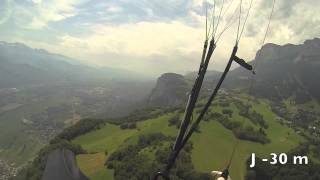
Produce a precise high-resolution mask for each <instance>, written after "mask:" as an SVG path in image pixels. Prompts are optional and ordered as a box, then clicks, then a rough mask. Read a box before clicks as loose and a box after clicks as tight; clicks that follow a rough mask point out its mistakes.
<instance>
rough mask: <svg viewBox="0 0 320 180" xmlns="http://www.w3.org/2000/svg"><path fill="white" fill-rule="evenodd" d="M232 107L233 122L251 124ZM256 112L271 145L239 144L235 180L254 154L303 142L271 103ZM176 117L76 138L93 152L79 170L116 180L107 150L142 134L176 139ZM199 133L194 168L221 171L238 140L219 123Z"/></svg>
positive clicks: (207, 125)
mask: <svg viewBox="0 0 320 180" xmlns="http://www.w3.org/2000/svg"><path fill="white" fill-rule="evenodd" d="M230 108H232V109H233V111H234V115H233V119H234V120H239V121H242V122H244V123H245V124H250V123H251V122H249V121H248V120H245V119H241V118H242V117H240V116H239V115H238V110H237V109H236V107H235V106H234V105H230ZM214 109H215V111H217V110H218V111H219V110H221V108H220V109H219V107H218V108H214ZM253 109H254V110H256V111H258V112H259V113H260V114H262V115H263V116H264V118H265V119H266V120H267V122H268V125H269V128H268V129H267V130H266V133H267V136H268V138H269V139H270V140H271V143H269V144H266V145H262V144H259V143H253V142H250V141H242V140H241V141H239V144H238V146H237V148H236V153H235V157H234V159H233V161H232V164H231V169H230V170H231V175H232V177H233V179H239V180H242V179H243V177H244V175H245V170H246V164H245V161H246V159H247V158H248V157H249V156H250V155H251V153H256V154H257V155H258V156H260V157H268V155H269V154H270V153H272V152H275V153H277V152H287V151H289V150H290V149H292V148H294V147H296V146H298V145H299V143H300V142H302V141H304V140H303V138H302V137H301V136H299V135H298V134H296V133H295V132H294V131H293V130H291V129H290V128H288V127H286V126H283V125H281V124H280V123H278V122H277V121H276V120H275V118H274V117H275V115H274V114H273V113H272V111H271V109H270V107H269V104H268V101H261V103H259V104H255V105H254V106H253ZM173 115H174V114H173V113H172V114H166V115H164V116H161V117H158V118H155V119H149V120H147V121H143V122H139V123H138V124H137V129H136V130H121V129H120V128H119V127H118V126H115V125H111V124H106V125H105V126H104V127H103V128H101V129H100V130H97V131H93V132H90V133H87V134H85V135H83V136H80V137H78V138H76V139H75V140H74V141H73V142H74V143H76V144H80V145H82V147H83V148H84V149H86V150H88V151H89V152H91V153H94V154H88V155H80V156H78V158H77V159H78V164H79V166H80V168H81V169H82V170H83V171H84V173H85V174H86V175H88V176H89V177H90V178H92V180H103V179H113V178H112V171H110V170H106V168H105V167H104V162H105V161H106V159H107V158H108V156H105V155H104V152H105V151H107V152H108V154H111V153H112V152H114V151H115V150H116V149H117V148H119V147H120V146H126V145H128V144H131V143H135V142H136V140H137V137H138V136H139V135H142V134H148V133H154V132H162V133H163V134H165V135H169V136H176V133H177V129H176V127H174V126H172V127H169V126H168V120H169V119H170V118H171V117H172V116H173ZM238 118H239V119H238ZM200 131H201V132H200V133H195V134H194V136H193V137H192V142H193V144H194V149H193V151H192V161H193V163H194V165H195V168H196V169H197V170H198V171H201V172H210V171H212V170H222V169H223V168H224V167H225V166H226V164H227V162H228V161H229V159H230V155H231V153H232V149H233V147H234V145H235V142H236V141H237V138H236V137H235V136H234V135H233V133H232V132H231V131H230V130H228V129H225V128H224V127H223V126H222V125H221V124H220V123H218V122H217V121H208V122H203V123H202V124H201V126H200ZM95 159H100V160H95ZM101 159H103V160H101Z"/></svg>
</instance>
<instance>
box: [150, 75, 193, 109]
mask: <svg viewBox="0 0 320 180" xmlns="http://www.w3.org/2000/svg"><path fill="white" fill-rule="evenodd" d="M188 91H189V89H188V84H187V82H186V80H185V78H184V77H183V76H182V75H179V74H175V73H166V74H163V75H162V76H161V77H160V78H158V80H157V84H156V86H155V88H154V89H153V90H152V92H151V94H150V96H149V99H148V105H149V106H152V107H165V106H179V105H181V104H182V103H183V102H185V100H186V99H187V93H188Z"/></svg>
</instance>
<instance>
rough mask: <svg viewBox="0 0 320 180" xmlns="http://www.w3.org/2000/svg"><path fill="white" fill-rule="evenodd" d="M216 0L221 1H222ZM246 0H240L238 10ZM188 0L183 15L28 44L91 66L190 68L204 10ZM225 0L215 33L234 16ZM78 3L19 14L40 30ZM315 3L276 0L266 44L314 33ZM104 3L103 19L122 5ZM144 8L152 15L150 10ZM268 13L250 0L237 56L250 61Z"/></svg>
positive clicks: (198, 0) (266, 6) (222, 58)
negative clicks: (49, 42)
mask: <svg viewBox="0 0 320 180" xmlns="http://www.w3.org/2000/svg"><path fill="white" fill-rule="evenodd" d="M217 1H218V2H219V3H220V5H221V2H222V0H221V1H219V0H217ZM249 1H250V0H245V1H244V2H245V3H244V6H243V10H244V12H245V11H246V9H247V7H248V2H249ZM190 2H191V5H190V6H191V7H190V6H189V7H188V8H187V10H186V11H187V13H185V14H187V16H183V17H177V18H175V19H171V20H168V19H166V20H165V21H159V20H157V21H154V22H152V21H151V22H147V21H140V22H138V23H130V22H122V24H118V25H112V24H98V23H95V22H90V26H86V28H89V31H90V32H92V33H91V34H86V35H81V36H80V35H79V36H77V35H74V34H68V32H65V35H64V36H62V37H59V38H60V39H61V41H60V42H59V43H57V44H50V45H44V44H40V43H38V44H37V43H36V42H33V43H32V45H34V46H36V47H38V48H41V47H47V48H48V49H49V50H51V51H53V52H56V53H61V54H65V55H68V56H71V57H76V58H78V59H82V60H84V61H86V62H87V63H90V64H95V65H102V66H113V67H118V68H119V67H120V68H125V69H129V70H136V71H142V72H149V73H152V72H153V73H161V72H166V71H176V72H186V71H190V70H195V69H196V66H197V65H198V63H199V58H200V55H201V50H202V44H203V40H204V22H205V17H204V14H202V15H200V14H199V11H201V10H202V11H203V10H204V7H203V4H204V3H203V2H204V0H191V1H190ZM230 2H233V5H232V6H231V7H230V9H229V11H228V12H227V13H226V15H225V17H224V18H223V19H222V21H221V23H220V28H219V30H218V32H219V31H221V29H222V28H223V27H224V26H225V25H226V23H227V22H229V21H230V20H232V15H233V14H235V16H233V17H234V19H235V20H236V18H237V15H238V14H237V13H238V11H235V9H236V8H237V5H238V4H239V0H233V1H232V0H226V4H225V8H226V7H228V3H230ZM79 3H81V1H76V0H70V1H62V0H58V1H51V2H49V1H48V2H47V1H42V2H40V1H39V4H37V5H36V6H35V9H36V10H35V12H36V13H31V12H30V11H27V12H24V11H19V12H20V13H22V14H25V15H26V16H27V17H32V19H31V20H29V21H28V19H25V20H24V23H29V26H30V27H33V28H43V27H46V26H47V24H48V23H49V22H52V21H62V20H64V19H66V18H68V17H71V16H74V15H76V14H77V13H81V12H78V11H77V9H75V5H77V4H79ZM290 5H292V7H291V6H290ZM317 6H320V1H319V2H315V1H312V0H306V1H298V0H295V1H294V3H293V2H292V1H289V0H278V1H277V4H276V8H275V12H274V18H273V20H272V22H271V27H270V32H269V35H268V38H267V42H273V43H277V44H286V43H301V42H302V41H303V40H305V39H309V38H313V37H315V36H320V31H319V29H320V11H318V10H317V8H316V7H317ZM107 7H108V8H107V9H106V11H107V12H110V15H109V16H105V18H111V17H112V14H116V13H117V12H120V11H122V8H121V7H120V6H117V5H116V4H113V5H112V6H107ZM288 7H290V8H288ZM145 9H148V7H145ZM218 10H219V6H218ZM148 11H150V12H149V14H150V16H152V14H153V12H152V9H149V10H148ZM270 11H271V3H266V1H264V0H256V1H255V4H254V6H253V7H252V12H251V14H250V17H249V19H248V24H247V28H246V29H245V31H244V34H243V38H242V41H241V43H240V48H239V53H238V54H239V56H241V57H243V58H245V59H247V60H251V59H253V58H254V56H255V53H256V51H257V50H258V49H259V48H261V41H262V39H263V36H264V33H265V30H266V25H267V23H268V22H267V19H268V16H269V15H270ZM111 12H113V13H111ZM234 12H235V13H234ZM30 13H31V14H30ZM122 13H123V12H122ZM244 15H245V14H244ZM128 21H129V20H128ZM30 22H31V24H30ZM235 22H236V23H235V24H234V25H233V26H232V27H231V28H230V29H229V30H228V31H227V32H226V33H225V34H224V35H223V37H222V38H221V41H220V42H219V44H218V47H217V50H216V52H215V54H214V60H213V63H212V64H211V66H210V68H211V69H220V70H221V69H222V68H223V67H224V66H225V63H226V59H227V58H228V56H229V55H230V53H231V52H230V51H231V49H232V47H233V45H234V43H235V38H236V37H235V36H236V29H237V28H236V25H237V21H235ZM83 23H85V22H83ZM152 68H153V69H152Z"/></svg>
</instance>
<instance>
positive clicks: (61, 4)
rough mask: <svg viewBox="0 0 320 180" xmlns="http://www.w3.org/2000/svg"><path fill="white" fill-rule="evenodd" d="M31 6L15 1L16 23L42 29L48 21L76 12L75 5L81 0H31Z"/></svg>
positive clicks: (66, 16) (81, 0)
mask: <svg viewBox="0 0 320 180" xmlns="http://www.w3.org/2000/svg"><path fill="white" fill-rule="evenodd" d="M31 1H32V2H33V3H34V4H33V6H32V7H29V6H28V7H25V6H22V5H19V4H17V3H15V7H14V10H15V14H14V15H15V17H14V18H15V19H16V21H17V24H18V25H20V26H22V27H25V28H30V29H42V28H44V27H47V25H48V23H50V22H57V21H62V20H65V19H66V18H69V17H72V16H75V15H77V14H78V10H77V9H76V8H75V6H76V5H78V4H81V3H83V0H45V1H43V0H31Z"/></svg>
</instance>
